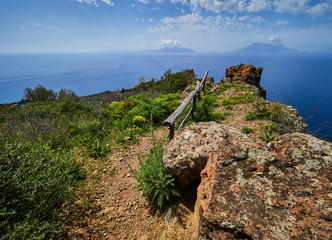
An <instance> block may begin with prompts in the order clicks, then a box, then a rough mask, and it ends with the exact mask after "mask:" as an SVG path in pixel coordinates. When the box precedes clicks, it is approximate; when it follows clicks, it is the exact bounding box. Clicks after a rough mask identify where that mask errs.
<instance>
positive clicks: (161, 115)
mask: <svg viewBox="0 0 332 240" xmlns="http://www.w3.org/2000/svg"><path fill="white" fill-rule="evenodd" d="M128 100H130V101H133V102H134V103H135V107H133V108H132V109H131V110H130V111H128V113H127V114H128V116H131V118H132V119H133V117H134V116H138V115H139V116H143V117H145V118H146V119H151V117H152V121H153V123H155V124H160V123H161V122H162V121H164V120H165V119H166V118H167V117H168V115H169V114H171V113H172V112H173V111H174V110H175V109H176V108H177V107H178V106H179V103H175V102H167V101H163V100H157V99H153V98H149V97H147V96H145V95H138V96H136V97H130V98H128Z"/></svg>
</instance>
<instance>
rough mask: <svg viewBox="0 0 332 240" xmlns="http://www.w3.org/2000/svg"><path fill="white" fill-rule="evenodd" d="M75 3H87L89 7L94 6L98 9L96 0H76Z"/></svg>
mask: <svg viewBox="0 0 332 240" xmlns="http://www.w3.org/2000/svg"><path fill="white" fill-rule="evenodd" d="M76 1H77V2H80V3H87V4H89V5H95V6H96V7H98V3H97V0H76Z"/></svg>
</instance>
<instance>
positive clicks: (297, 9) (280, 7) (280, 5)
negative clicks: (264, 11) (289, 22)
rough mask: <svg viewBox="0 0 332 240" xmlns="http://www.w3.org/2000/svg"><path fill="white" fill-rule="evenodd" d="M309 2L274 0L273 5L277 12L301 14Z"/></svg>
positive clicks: (301, 0) (304, 0)
mask: <svg viewBox="0 0 332 240" xmlns="http://www.w3.org/2000/svg"><path fill="white" fill-rule="evenodd" d="M309 2H310V0H275V1H274V2H273V5H274V7H275V10H276V11H277V12H286V13H303V12H305V11H306V10H307V8H308V7H309Z"/></svg>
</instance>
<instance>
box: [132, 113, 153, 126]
mask: <svg viewBox="0 0 332 240" xmlns="http://www.w3.org/2000/svg"><path fill="white" fill-rule="evenodd" d="M148 124H149V120H148V119H146V118H145V117H143V116H140V115H137V116H135V117H134V118H133V125H134V126H135V127H140V128H146V127H147V126H148Z"/></svg>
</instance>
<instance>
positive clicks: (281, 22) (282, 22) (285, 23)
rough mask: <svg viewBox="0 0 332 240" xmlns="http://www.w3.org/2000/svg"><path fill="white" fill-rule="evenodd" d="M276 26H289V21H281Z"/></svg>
mask: <svg viewBox="0 0 332 240" xmlns="http://www.w3.org/2000/svg"><path fill="white" fill-rule="evenodd" d="M276 24H277V25H287V24H289V21H287V20H279V21H278V22H277V23H276Z"/></svg>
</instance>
